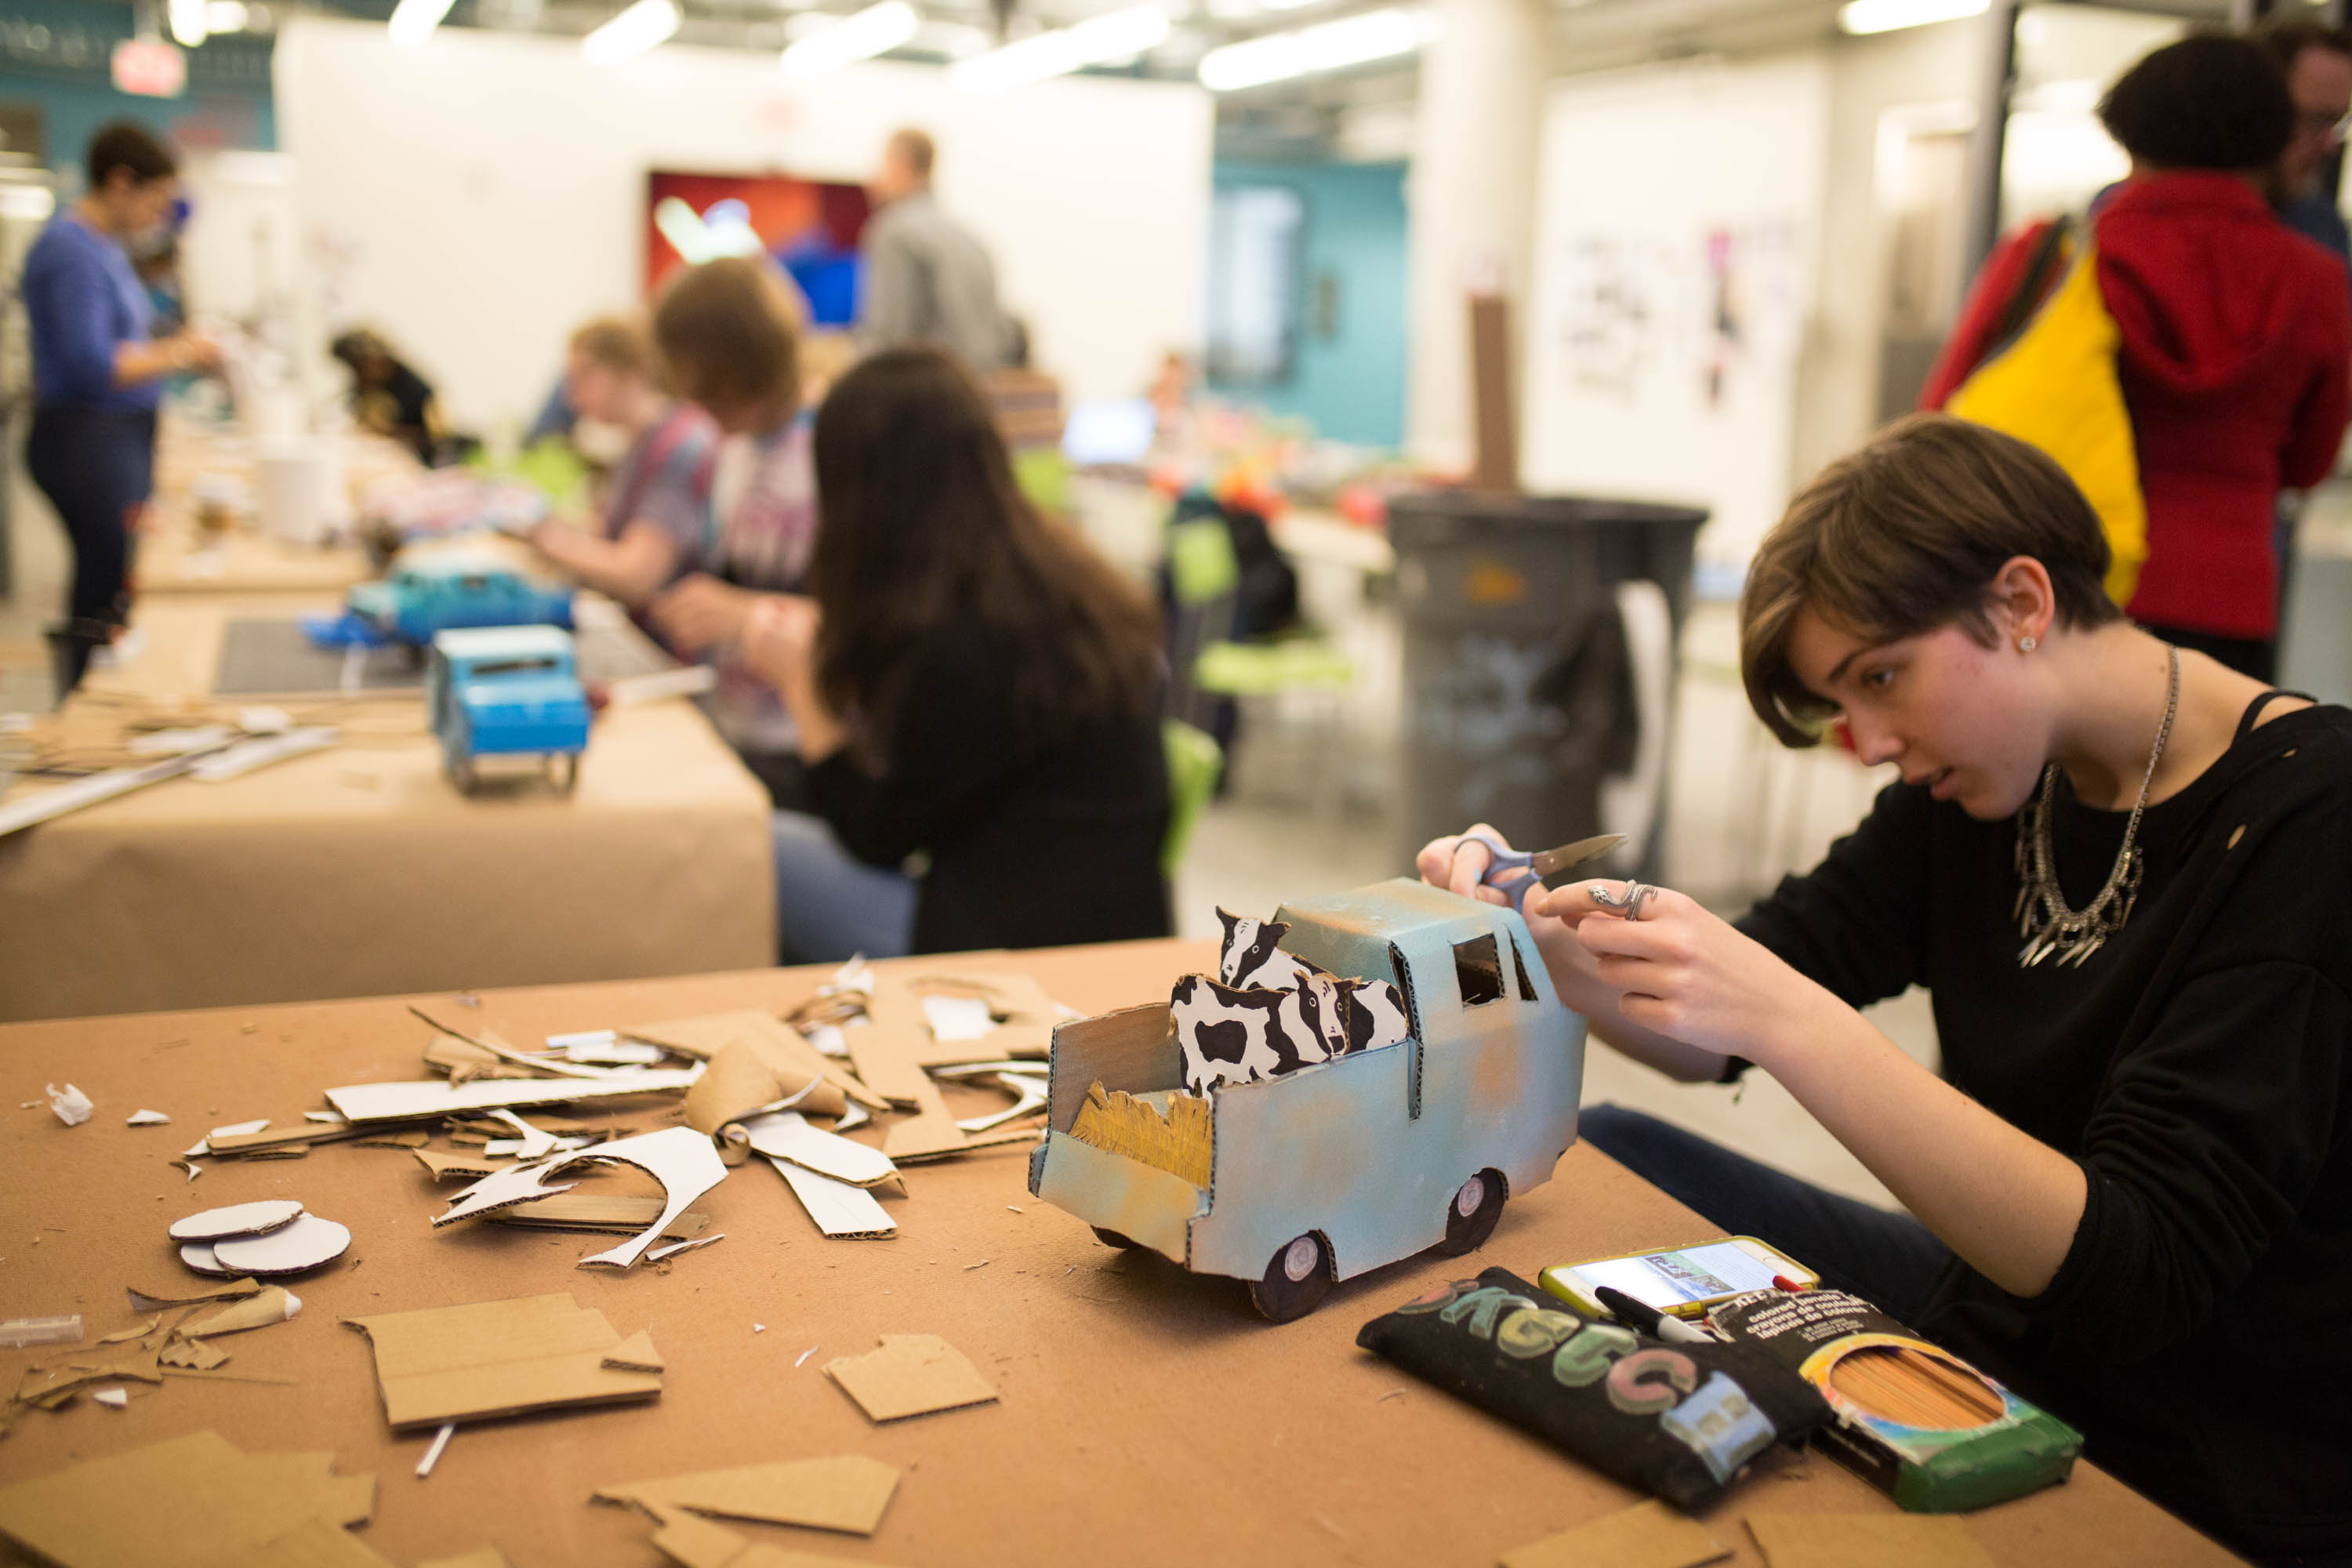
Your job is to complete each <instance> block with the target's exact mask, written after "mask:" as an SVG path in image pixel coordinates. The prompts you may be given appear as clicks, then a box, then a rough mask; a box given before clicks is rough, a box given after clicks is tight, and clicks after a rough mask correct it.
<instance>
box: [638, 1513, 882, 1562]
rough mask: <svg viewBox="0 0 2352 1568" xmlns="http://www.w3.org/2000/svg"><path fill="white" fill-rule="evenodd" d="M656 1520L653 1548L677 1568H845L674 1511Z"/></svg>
mask: <svg viewBox="0 0 2352 1568" xmlns="http://www.w3.org/2000/svg"><path fill="white" fill-rule="evenodd" d="M656 1517H657V1518H659V1519H660V1520H661V1521H662V1526H661V1528H660V1529H659V1530H656V1531H654V1546H655V1548H656V1550H658V1551H659V1552H661V1554H662V1555H663V1556H665V1557H667V1558H668V1559H669V1560H670V1561H671V1562H672V1563H677V1564H678V1568H848V1563H849V1559H847V1558H845V1557H832V1556H824V1555H821V1554H819V1553H816V1552H796V1551H793V1550H792V1549H791V1548H789V1547H783V1546H771V1545H770V1544H768V1542H764V1541H757V1542H755V1541H753V1540H751V1538H750V1537H749V1536H746V1535H742V1534H740V1533H738V1532H737V1531H732V1530H729V1529H728V1528H726V1527H725V1526H724V1525H719V1524H713V1523H711V1522H710V1521H709V1520H707V1519H698V1518H697V1517H695V1516H694V1515H693V1514H690V1513H682V1512H679V1511H678V1510H675V1509H671V1510H662V1511H661V1512H660V1513H658V1514H657V1515H656ZM857 1561H858V1562H859V1563H864V1564H865V1565H866V1568H883V1565H882V1564H878V1563H875V1561H874V1560H873V1559H872V1558H870V1557H861V1558H859V1559H858V1560H857Z"/></svg>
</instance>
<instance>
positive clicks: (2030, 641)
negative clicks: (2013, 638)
mask: <svg viewBox="0 0 2352 1568" xmlns="http://www.w3.org/2000/svg"><path fill="white" fill-rule="evenodd" d="M2041 646H2042V644H2041V642H2040V641H2039V640H2038V639H2037V638H2034V637H2020V638H2018V639H2017V651H2018V652H2020V653H2032V651H2033V650H2034V649H2035V648H2037V647H2041Z"/></svg>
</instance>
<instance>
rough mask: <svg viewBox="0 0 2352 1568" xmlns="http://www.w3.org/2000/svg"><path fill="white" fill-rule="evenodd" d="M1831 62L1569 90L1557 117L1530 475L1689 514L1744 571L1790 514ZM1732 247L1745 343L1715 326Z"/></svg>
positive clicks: (1529, 382)
mask: <svg viewBox="0 0 2352 1568" xmlns="http://www.w3.org/2000/svg"><path fill="white" fill-rule="evenodd" d="M1829 103H1830V82H1829V66H1828V59H1827V56H1826V54H1825V52H1823V51H1819V50H1815V51H1809V52H1806V53H1803V54H1800V55H1791V56H1783V57H1780V58H1773V59H1766V60H1759V61H1755V62H1749V63H1740V64H1727V63H1720V62H1701V63H1696V64H1689V65H1675V66H1665V67H1656V68H1643V69H1637V70H1628V71H1621V72H1609V73H1605V74H1601V75H1595V76H1591V77H1581V78H1571V79H1568V80H1566V81H1564V82H1561V83H1559V84H1558V85H1556V86H1555V87H1554V89H1553V90H1552V93H1551V97H1550V100H1549V104H1548V105H1547V108H1546V112H1545V123H1544V141H1543V162H1542V172H1541V174H1540V179H1539V191H1540V195H1539V198H1538V217H1537V238H1536V246H1537V249H1536V262H1535V274H1536V276H1535V281H1536V294H1535V308H1534V310H1533V313H1532V317H1531V320H1530V321H1529V331H1528V338H1527V344H1528V348H1527V354H1528V363H1527V366H1526V372H1525V385H1526V388H1527V394H1526V402H1525V407H1526V410H1527V413H1526V417H1525V421H1524V425H1523V433H1522V447H1523V452H1522V458H1521V465H1520V466H1521V469H1522V473H1523V475H1524V478H1525V480H1526V482H1527V484H1528V488H1529V489H1534V490H1538V491H1549V492H1572V493H1581V494H1601V495H1616V496H1626V497H1634V498H1639V499H1654V500H1680V501H1690V502H1695V503H1697V504H1701V505H1705V506H1706V507H1708V508H1709V509H1711V510H1712V511H1713V512H1714V521H1712V522H1711V523H1709V525H1708V527H1707V529H1706V531H1705V532H1704V533H1702V534H1701V535H1700V540H1699V549H1700V552H1701V554H1702V555H1703V556H1704V557H1705V558H1706V559H1707V560H1709V561H1712V562H1717V563H1725V564H1737V563H1744V562H1745V561H1746V559H1747V557H1748V554H1749V553H1750V552H1752V551H1753V549H1754V546H1755V543H1756V542H1757V541H1758V540H1759V539H1760V538H1761V537H1762V535H1763V533H1764V531H1765V530H1766V529H1767V528H1769V526H1770V525H1771V524H1772V522H1773V521H1776V520H1777V518H1778V517H1779V515H1780V508H1781V506H1782V505H1783V504H1784V503H1785V502H1786V500H1787V497H1788V493H1789V489H1790V477H1791V463H1792V456H1793V450H1794V440H1793V437H1794V422H1795V415H1796V405H1797V372H1798V363H1799V357H1800V353H1801V348H1802V345H1803V340H1804V334H1805V330H1806V322H1807V320H1808V317H1809V315H1810V313H1811V308H1812V307H1811V301H1812V290H1813V283H1814V278H1815V268H1814V255H1815V250H1816V247H1817V237H1818V233H1819V228H1820V217H1821V211H1822V192H1823V183H1824V172H1825V169H1826V164H1827V136H1828V124H1829ZM1718 248H1722V249H1723V253H1724V256H1725V258H1726V259H1727V267H1726V268H1723V271H1724V272H1725V274H1726V275H1727V278H1728V279H1729V299H1730V303H1731V307H1732V310H1733V313H1734V314H1735V315H1736V317H1737V319H1738V333H1737V336H1736V337H1734V336H1731V335H1727V334H1726V333H1723V332H1721V331H1718V330H1717V308H1718V305H1719V304H1720V303H1721V302H1722V301H1721V299H1720V297H1719V295H1720V290H1719V289H1718V285H1717V268H1716V267H1715V266H1714V265H1713V264H1712V258H1713V254H1714V253H1715V251H1716V250H1717V249H1718Z"/></svg>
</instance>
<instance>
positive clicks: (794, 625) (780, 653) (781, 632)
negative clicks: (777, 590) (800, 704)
mask: <svg viewBox="0 0 2352 1568" xmlns="http://www.w3.org/2000/svg"><path fill="white" fill-rule="evenodd" d="M823 618H824V616H823V613H822V612H821V611H819V610H818V609H817V606H816V601H815V600H814V599H809V598H803V597H802V596H801V595H797V594H761V595H758V596H757V597H756V598H755V599H754V600H753V602H752V605H751V613H750V614H749V615H748V616H745V617H744V622H743V662H744V664H745V665H746V666H747V667H749V668H750V669H751V673H752V674H754V675H757V676H758V677H759V678H760V679H762V680H764V681H766V682H767V683H768V684H769V685H771V686H772V687H774V688H775V689H777V690H778V691H782V692H785V693H791V692H793V691H794V690H796V689H802V688H808V687H813V685H814V667H815V662H816V651H815V650H816V633H817V626H818V624H819V623H820V622H821V621H822V620H823Z"/></svg>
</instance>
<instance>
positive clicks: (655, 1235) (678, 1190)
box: [493, 1127, 727, 1268]
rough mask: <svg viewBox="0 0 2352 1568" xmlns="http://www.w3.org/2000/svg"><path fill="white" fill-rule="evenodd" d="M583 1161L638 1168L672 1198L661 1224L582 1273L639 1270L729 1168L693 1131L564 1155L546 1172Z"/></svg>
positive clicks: (584, 1263)
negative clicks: (680, 1218) (677, 1221)
mask: <svg viewBox="0 0 2352 1568" xmlns="http://www.w3.org/2000/svg"><path fill="white" fill-rule="evenodd" d="M577 1160H596V1161H602V1162H606V1163H614V1164H623V1165H635V1167H636V1168H637V1169H638V1170H640V1171H643V1172H645V1173H646V1174H647V1175H649V1176H651V1177H653V1179H654V1180H656V1181H657V1182H659V1183H660V1184H662V1190H663V1191H664V1192H665V1193H667V1194H668V1201H667V1203H666V1204H664V1205H663V1207H662V1213H661V1218H659V1219H657V1220H656V1221H655V1222H654V1223H653V1225H652V1226H648V1227H647V1228H646V1230H645V1232H644V1233H643V1234H641V1235H639V1236H636V1237H632V1238H631V1239H629V1240H627V1241H625V1242H623V1243H622V1244H621V1245H620V1246H618V1247H612V1248H610V1249H608V1250H606V1251H604V1252H599V1253H594V1254H592V1255H591V1256H589V1257H586V1258H582V1259H581V1260H580V1267H581V1268H635V1266H636V1262H637V1259H638V1258H642V1257H644V1256H645V1252H646V1248H647V1247H651V1246H652V1245H653V1244H654V1243H655V1241H656V1240H657V1239H659V1238H660V1236H661V1233H662V1231H663V1230H664V1229H665V1228H666V1227H667V1226H668V1225H669V1222H670V1221H672V1220H673V1219H676V1218H677V1216H678V1215H682V1214H684V1213H685V1212H686V1210H687V1207H688V1205H690V1204H692V1203H693V1202H694V1200H695V1199H697V1198H698V1197H700V1196H701V1195H702V1194H705V1193H707V1192H709V1190H710V1189H711V1188H713V1187H715V1186H717V1185H718V1184H719V1183H721V1182H723V1181H725V1180H726V1179H727V1166H726V1164H725V1163H723V1162H722V1161H721V1160H720V1159H719V1151H718V1150H716V1149H714V1148H712V1147H711V1146H710V1139H709V1136H708V1135H707V1134H705V1133H701V1132H698V1131H695V1130H694V1129H693V1128H691V1127H666V1128H664V1129H663V1130H662V1131H659V1132H647V1133H645V1134H643V1135H641V1136H639V1137H635V1138H624V1139H622V1140H620V1141H619V1142H615V1143H601V1144H599V1145H597V1146H596V1147H595V1148H593V1149H583V1150H580V1151H579V1152H576V1153H572V1154H566V1155H563V1156H562V1157H561V1158H559V1159H557V1160H555V1161H553V1162H551V1163H550V1165H549V1166H548V1167H546V1168H548V1169H552V1168H553V1167H554V1166H556V1165H562V1164H568V1163H572V1162H573V1161H577ZM495 1179H496V1178H493V1180H495Z"/></svg>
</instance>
